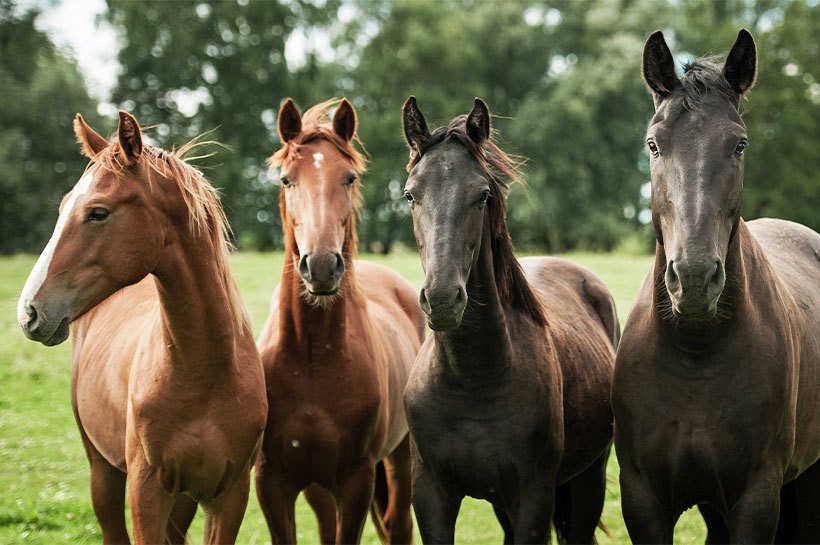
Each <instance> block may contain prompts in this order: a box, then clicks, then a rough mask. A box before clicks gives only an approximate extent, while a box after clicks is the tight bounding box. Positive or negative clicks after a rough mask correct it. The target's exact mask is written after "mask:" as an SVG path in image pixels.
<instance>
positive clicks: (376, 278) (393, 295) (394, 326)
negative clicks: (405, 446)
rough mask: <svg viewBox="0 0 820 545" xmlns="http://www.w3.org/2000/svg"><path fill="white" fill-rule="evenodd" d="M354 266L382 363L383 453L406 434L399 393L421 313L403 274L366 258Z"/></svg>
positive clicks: (419, 335) (417, 341)
mask: <svg viewBox="0 0 820 545" xmlns="http://www.w3.org/2000/svg"><path fill="white" fill-rule="evenodd" d="M355 266H356V275H357V281H358V285H359V287H360V289H361V290H362V292H363V294H364V296H365V299H366V300H367V310H368V314H369V321H370V326H371V328H372V335H371V341H372V342H373V344H374V349H375V350H376V352H377V353H381V354H383V359H384V362H385V363H386V368H385V369H384V371H385V372H386V375H385V378H386V380H383V381H382V382H381V384H382V388H383V390H382V396H383V399H386V400H387V419H388V433H387V439H386V442H385V454H387V453H388V452H392V451H393V449H395V447H396V446H397V445H398V443H399V442H400V441H401V440H402V439H403V438H404V436H405V434H406V433H407V420H406V419H405V415H404V405H403V393H404V388H405V386H406V385H407V379H408V377H409V375H410V367H411V366H412V364H413V361H414V359H415V357H416V354H417V353H418V351H419V347H420V346H421V342H422V340H423V338H424V314H423V313H422V311H421V308H420V307H419V304H418V302H417V301H418V300H417V294H416V290H415V289H414V288H413V286H412V285H411V284H410V283H409V282H408V281H407V280H405V279H404V278H403V277H401V276H400V275H398V274H397V273H395V272H394V271H392V270H390V269H388V268H387V267H383V266H381V265H378V264H375V263H370V262H367V261H359V260H357V261H356V265H355Z"/></svg>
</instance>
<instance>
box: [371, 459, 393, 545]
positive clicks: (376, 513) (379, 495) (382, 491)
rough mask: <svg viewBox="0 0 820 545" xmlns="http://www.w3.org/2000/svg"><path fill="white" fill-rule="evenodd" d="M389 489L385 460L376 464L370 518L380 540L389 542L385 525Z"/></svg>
mask: <svg viewBox="0 0 820 545" xmlns="http://www.w3.org/2000/svg"><path fill="white" fill-rule="evenodd" d="M388 498H389V491H388V489H387V473H386V472H385V469H384V462H379V463H378V464H376V479H375V487H374V490H373V503H371V504H370V518H371V520H372V521H373V526H374V527H375V528H376V534H378V536H379V541H380V542H382V543H387V528H386V527H385V525H384V514H385V513H386V512H387V501H388Z"/></svg>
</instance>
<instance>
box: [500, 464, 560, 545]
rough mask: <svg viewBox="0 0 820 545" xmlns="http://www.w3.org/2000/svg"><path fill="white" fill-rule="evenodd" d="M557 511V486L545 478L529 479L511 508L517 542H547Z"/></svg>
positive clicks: (514, 535) (514, 536) (514, 537)
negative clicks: (551, 484) (551, 522)
mask: <svg viewBox="0 0 820 545" xmlns="http://www.w3.org/2000/svg"><path fill="white" fill-rule="evenodd" d="M554 511H555V488H554V487H553V486H550V485H549V484H548V483H545V482H544V479H529V480H528V481H527V484H526V487H525V488H524V489H523V490H522V492H521V494H520V495H519V498H518V502H517V505H516V506H515V508H514V509H512V510H511V513H510V514H511V515H512V516H511V519H512V523H513V539H514V540H515V543H547V542H549V539H550V521H551V520H552V516H553V513H554Z"/></svg>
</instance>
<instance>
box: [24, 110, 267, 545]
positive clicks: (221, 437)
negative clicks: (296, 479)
mask: <svg viewBox="0 0 820 545" xmlns="http://www.w3.org/2000/svg"><path fill="white" fill-rule="evenodd" d="M74 128H75V132H76V134H77V139H78V140H79V142H80V144H81V145H82V148H83V151H84V153H85V154H86V155H87V156H88V157H89V158H90V159H91V163H90V165H89V167H88V169H87V170H86V172H85V174H84V175H83V177H82V178H81V179H80V181H79V182H78V183H77V185H76V186H75V187H74V189H73V190H72V191H71V193H69V194H68V195H67V196H66V197H65V199H63V203H62V206H61V207H60V216H59V219H58V221H57V226H56V228H55V230H54V234H53V236H52V237H51V240H50V241H49V243H48V245H47V246H46V248H45V250H44V251H43V253H42V255H41V256H40V258H39V259H38V260H37V264H36V265H35V266H34V270H33V271H32V273H31V275H30V276H29V279H28V281H27V282H26V285H25V288H24V290H23V294H22V296H21V297H20V303H19V307H18V317H19V321H20V325H21V326H22V328H23V331H24V332H25V334H26V336H27V337H29V338H30V339H32V340H36V341H40V342H42V343H43V344H46V345H48V346H51V345H55V344H59V343H61V342H63V341H64V340H65V339H66V337H67V336H68V332H69V323H73V332H74V335H73V377H72V402H73V406H74V414H75V416H76V418H77V423H78V425H79V427H80V434H81V435H82V440H83V444H84V446H85V449H86V453H87V455H88V460H89V463H90V464H91V500H92V502H93V505H94V511H95V513H96V515H97V519H98V520H99V522H100V526H101V527H102V531H103V541H104V542H105V543H128V541H129V538H128V532H127V530H126V525H125V513H124V502H125V482H126V472H127V473H128V476H129V477H130V479H129V480H130V485H129V487H128V500H129V504H130V507H131V514H132V526H133V530H134V540H135V541H136V542H137V543H161V542H165V540H166V529H167V530H168V532H167V538H168V539H169V540H171V541H177V542H180V543H181V542H182V541H183V540H184V535H185V529H187V527H188V524H189V523H190V520H191V518H192V517H193V515H194V512H195V511H196V506H197V502H198V503H201V504H202V506H203V507H204V509H205V515H206V522H205V542H206V543H232V542H233V541H234V540H235V539H236V534H237V532H238V531H239V525H240V523H241V522H242V517H243V515H244V513H245V506H246V505H247V501H248V490H249V479H250V477H249V475H250V468H251V465H252V463H253V461H254V459H255V457H256V454H257V452H258V451H259V446H260V444H261V439H262V430H263V427H264V423H265V414H266V408H267V402H266V400H265V393H264V375H263V371H262V366H261V363H260V360H259V353H258V352H257V350H256V346H255V345H254V342H253V333H252V331H251V328H250V325H249V323H248V320H247V317H246V313H245V310H244V307H243V305H242V302H241V300H240V299H239V293H238V291H237V288H236V285H235V282H234V278H233V275H232V274H231V271H230V269H229V268H228V259H227V257H228V253H227V252H228V244H227V242H226V238H225V237H226V234H227V229H228V227H227V224H226V222H225V217H224V214H223V211H222V207H221V206H220V204H219V200H218V199H217V196H216V193H215V191H214V188H213V187H212V186H211V185H210V184H209V183H208V182H207V181H206V180H205V178H204V177H203V176H202V174H200V172H199V171H197V170H196V169H194V168H193V167H191V166H189V165H188V164H186V163H185V162H184V161H183V160H182V159H181V154H180V153H168V152H165V151H162V150H160V149H158V148H154V147H152V146H149V145H144V144H143V142H142V137H141V132H140V127H139V125H138V124H137V121H136V120H135V119H134V118H133V117H132V116H131V115H129V114H127V113H125V112H120V120H119V128H118V131H117V138H116V140H114V141H113V142H110V143H109V142H108V141H106V140H105V139H104V138H103V137H101V136H100V135H99V134H97V133H96V132H94V131H93V130H92V129H91V128H90V127H89V126H88V125H86V124H85V122H84V121H83V118H82V117H81V116H79V115H77V119H76V121H75V124H74Z"/></svg>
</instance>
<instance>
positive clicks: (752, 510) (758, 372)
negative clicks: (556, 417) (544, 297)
mask: <svg viewBox="0 0 820 545" xmlns="http://www.w3.org/2000/svg"><path fill="white" fill-rule="evenodd" d="M756 58H757V56H756V48H755V44H754V41H753V40H752V37H751V35H750V34H749V33H748V32H747V31H745V30H741V31H740V33H739V34H738V37H737V40H736V42H735V44H734V46H733V47H732V49H731V51H730V52H729V54H728V57H727V58H726V61H725V63H720V64H718V62H716V61H717V59H714V58H713V59H703V60H698V61H696V62H694V63H692V64H691V65H689V66H687V67H686V68H685V74H684V75H683V77H682V78H678V76H677V75H676V74H675V64H674V61H673V59H672V55H671V53H670V51H669V48H668V47H667V45H666V42H665V41H664V39H663V35H662V34H661V33H660V32H656V33H654V34H652V36H650V37H649V40H648V41H647V43H646V47H645V49H644V57H643V73H644V79H645V81H646V83H647V85H648V87H649V89H650V90H651V92H652V94H653V98H654V102H655V115H654V117H653V118H652V120H651V121H650V124H649V129H648V131H647V144H648V147H649V154H650V167H651V177H652V217H653V224H654V228H655V236H656V238H657V245H656V250H655V264H654V266H653V269H652V271H650V273H649V274H648V275H647V276H646V278H644V281H643V284H642V285H641V287H640V290H639V291H638V295H637V297H636V301H635V306H634V307H633V310H632V312H631V314H630V316H629V321H628V322H627V324H626V327H625V329H624V335H623V340H622V341H621V346H620V348H619V350H618V357H617V363H616V368H615V379H614V383H613V388H612V401H613V409H614V411H615V448H616V451H617V454H618V459H619V461H620V464H621V494H622V497H623V512H624V518H625V520H626V524H627V528H628V530H629V534H630V536H631V537H632V539H633V541H635V542H644V543H671V542H672V537H673V529H674V527H675V523H676V521H677V519H678V517H679V516H680V514H681V513H682V512H683V511H684V510H686V509H688V508H690V507H692V506H693V505H698V506H699V507H700V510H701V513H702V514H703V516H704V519H705V520H706V523H707V526H708V530H709V533H708V542H710V543H722V542H727V541H731V542H738V543H741V542H742V543H767V542H768V543H771V542H772V540H774V539H775V538H776V539H777V540H778V541H781V542H786V543H795V542H806V543H819V542H820V462H819V461H818V458H820V424H819V423H820V290H818V287H820V235H818V234H817V233H815V232H814V231H812V230H810V229H808V228H806V227H803V226H802V225H798V224H795V223H791V222H788V221H781V220H773V219H762V220H756V221H752V222H749V223H745V222H744V221H743V219H741V217H740V202H741V193H742V188H743V164H744V159H743V158H744V155H745V154H744V151H745V149H746V147H747V135H746V127H745V125H744V123H743V120H742V119H741V117H740V114H739V112H738V108H739V105H740V103H741V101H742V98H743V95H744V94H745V93H746V92H747V91H748V90H749V89H750V88H751V87H752V85H753V83H754V80H755V76H756V69H757V62H756ZM778 521H779V525H778Z"/></svg>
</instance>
